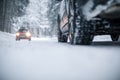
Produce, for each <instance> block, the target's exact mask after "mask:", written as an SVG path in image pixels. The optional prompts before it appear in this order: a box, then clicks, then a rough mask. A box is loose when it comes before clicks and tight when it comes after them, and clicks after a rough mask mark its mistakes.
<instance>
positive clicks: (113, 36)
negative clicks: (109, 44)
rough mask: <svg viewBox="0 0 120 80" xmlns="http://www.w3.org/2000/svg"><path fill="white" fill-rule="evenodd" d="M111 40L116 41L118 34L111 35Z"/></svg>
mask: <svg viewBox="0 0 120 80" xmlns="http://www.w3.org/2000/svg"><path fill="white" fill-rule="evenodd" d="M111 39H112V41H118V39H119V35H118V34H112V35H111Z"/></svg>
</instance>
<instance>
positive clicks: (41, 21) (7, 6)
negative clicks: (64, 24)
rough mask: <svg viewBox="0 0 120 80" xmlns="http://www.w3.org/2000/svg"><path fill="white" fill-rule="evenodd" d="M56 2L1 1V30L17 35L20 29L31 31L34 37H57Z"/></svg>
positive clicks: (57, 5)
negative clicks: (24, 28)
mask: <svg viewBox="0 0 120 80" xmlns="http://www.w3.org/2000/svg"><path fill="white" fill-rule="evenodd" d="M58 7H59V2H58V1H56V0H0V26H1V27H0V30H1V31H4V32H9V33H13V34H14V33H15V32H16V31H17V30H18V29H19V28H20V27H26V28H28V29H30V31H31V32H32V34H33V36H35V37H40V36H51V37H52V36H55V35H56V28H57V27H56V26H57V24H56V16H57V12H58V10H59V8H58Z"/></svg>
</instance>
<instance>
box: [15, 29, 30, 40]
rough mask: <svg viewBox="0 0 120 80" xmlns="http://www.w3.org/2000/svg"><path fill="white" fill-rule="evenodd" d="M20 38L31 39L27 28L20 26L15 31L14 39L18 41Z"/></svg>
mask: <svg viewBox="0 0 120 80" xmlns="http://www.w3.org/2000/svg"><path fill="white" fill-rule="evenodd" d="M20 39H28V40H29V41H31V33H30V31H29V30H28V29H26V28H20V29H19V30H18V31H17V32H16V41H18V40H20Z"/></svg>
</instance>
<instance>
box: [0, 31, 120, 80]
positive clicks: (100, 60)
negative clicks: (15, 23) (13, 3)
mask: <svg viewBox="0 0 120 80" xmlns="http://www.w3.org/2000/svg"><path fill="white" fill-rule="evenodd" d="M0 36H1V38H0V80H120V77H119V75H120V42H114V43H112V42H111V41H110V38H109V36H103V37H102V38H101V37H95V42H93V44H92V45H90V46H80V45H70V44H67V43H58V42H57V40H56V39H55V38H32V41H28V40H21V41H15V36H14V35H11V34H8V33H3V32H0ZM104 39H106V40H105V41H104ZM98 40H102V42H100V41H98ZM107 40H108V41H107Z"/></svg>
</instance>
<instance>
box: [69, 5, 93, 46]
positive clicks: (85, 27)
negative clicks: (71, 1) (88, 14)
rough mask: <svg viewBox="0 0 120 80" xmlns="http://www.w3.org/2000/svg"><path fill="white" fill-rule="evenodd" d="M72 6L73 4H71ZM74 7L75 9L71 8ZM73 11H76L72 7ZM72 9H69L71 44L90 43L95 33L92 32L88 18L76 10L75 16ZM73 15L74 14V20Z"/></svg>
mask: <svg viewBox="0 0 120 80" xmlns="http://www.w3.org/2000/svg"><path fill="white" fill-rule="evenodd" d="M70 6H71V5H70ZM71 9H73V10H71ZM70 10H71V11H74V8H71V7H70ZM71 11H69V12H70V13H69V16H70V17H69V25H70V27H69V40H70V43H71V44H74V45H90V44H91V42H92V40H93V38H94V35H92V34H90V32H89V31H90V27H91V26H90V25H89V22H88V21H87V20H85V19H84V18H83V17H81V16H80V14H77V13H76V11H74V16H73V15H71ZM71 16H73V18H72V20H70V19H71Z"/></svg>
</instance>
